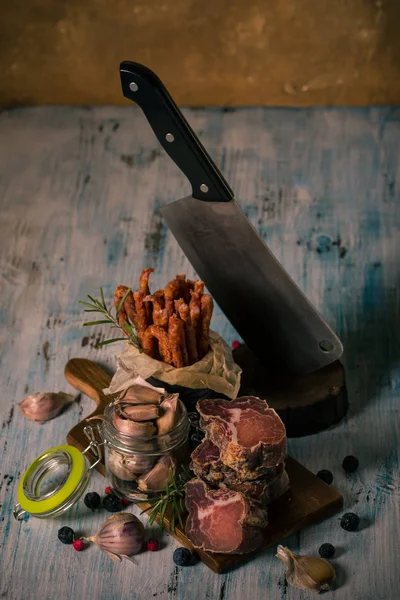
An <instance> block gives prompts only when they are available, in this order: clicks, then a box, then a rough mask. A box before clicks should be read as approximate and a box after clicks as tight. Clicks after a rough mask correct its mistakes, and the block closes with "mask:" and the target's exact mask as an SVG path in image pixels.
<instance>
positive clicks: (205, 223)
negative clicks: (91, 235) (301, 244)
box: [120, 61, 343, 374]
mask: <svg viewBox="0 0 400 600" xmlns="http://www.w3.org/2000/svg"><path fill="white" fill-rule="evenodd" d="M120 75H121V83H122V91H123V94H124V96H125V97H126V98H128V99H129V100H132V101H133V102H135V103H136V104H138V105H139V106H140V108H141V109H142V110H143V112H144V114H145V116H146V118H147V120H148V122H149V124H150V126H151V127H152V129H153V131H154V133H155V135H156V137H157V138H158V140H159V142H160V144H161V145H162V147H163V148H164V149H165V150H166V152H167V153H168V154H169V156H170V157H171V158H172V160H173V161H174V162H175V163H176V165H177V166H178V167H179V168H180V169H181V171H182V172H183V173H184V174H185V175H186V177H187V178H188V179H189V181H190V183H191V186H192V195H191V196H187V197H186V198H182V199H180V200H176V201H175V202H172V203H171V204H168V205H166V206H164V207H163V208H162V209H161V213H162V215H163V217H164V218H165V220H166V222H167V224H168V227H169V228H170V230H171V231H172V233H173V235H174V236H175V238H176V239H177V241H178V243H179V245H180V246H181V248H182V250H183V252H184V253H185V255H186V256H187V258H188V259H189V261H190V263H191V264H192V266H193V268H194V269H195V270H196V272H197V274H198V275H199V276H200V277H201V279H202V280H203V281H204V282H205V284H206V286H207V288H208V290H209V291H210V293H211V294H212V296H213V297H214V299H215V301H216V302H217V304H218V305H219V306H220V308H221V310H222V311H223V312H224V313H225V315H226V317H227V318H228V319H229V321H230V322H231V324H232V325H233V327H234V328H235V329H236V331H237V332H238V333H239V335H240V336H241V337H242V338H243V340H244V341H245V342H246V343H247V345H248V346H249V347H250V349H251V350H252V351H253V352H254V354H256V356H257V357H258V358H259V359H260V361H261V362H263V363H264V364H266V365H269V366H270V367H272V368H276V369H279V370H280V371H285V372H288V373H293V374H306V373H309V372H312V371H315V370H317V369H320V368H322V367H324V366H326V365H328V364H330V363H331V362H333V361H335V360H337V359H338V358H340V356H341V355H342V352H343V347H342V344H341V342H340V340H339V338H338V337H337V336H336V334H335V333H334V332H333V331H332V329H331V328H330V327H329V325H328V324H327V323H326V322H325V321H324V319H323V318H322V316H321V315H320V314H319V313H318V311H317V310H316V309H315V307H314V306H313V305H312V304H311V303H310V301H309V300H308V299H307V298H306V296H305V295H304V294H303V292H302V291H301V290H300V289H299V287H298V286H297V285H296V283H295V282H294V281H293V279H292V278H291V277H290V275H289V274H288V273H287V272H286V271H285V269H284V268H283V266H282V265H281V264H280V263H279V261H278V260H277V259H276V257H275V256H274V255H273V253H272V252H271V250H270V249H269V248H268V246H267V245H266V244H265V243H264V241H263V240H262V239H261V238H260V236H259V235H258V233H257V231H256V230H255V228H254V227H253V225H252V224H251V223H250V221H249V220H248V219H247V217H246V216H245V214H244V212H243V211H242V209H241V208H240V206H239V204H238V203H237V202H236V201H235V200H234V197H233V192H232V190H231V188H230V187H229V185H228V183H227V182H226V181H225V179H224V178H223V176H222V174H221V173H220V172H219V170H218V169H217V167H216V165H215V164H214V163H213V161H212V160H211V158H210V156H209V155H208V153H207V152H206V150H205V149H204V147H203V146H202V144H201V142H200V140H199V139H198V138H197V137H196V135H195V133H194V132H193V130H192V129H191V127H190V125H189V124H188V122H187V121H186V119H185V118H184V116H183V115H182V113H181V111H180V110H179V108H178V107H177V105H176V104H175V102H174V100H173V99H172V97H171V96H170V94H169V92H168V91H167V89H166V88H165V86H164V85H163V83H162V82H161V81H160V79H159V78H158V77H157V75H155V73H153V71H151V70H150V69H148V68H147V67H145V66H144V65H141V64H139V63H134V62H128V61H124V62H123V63H121V65H120Z"/></svg>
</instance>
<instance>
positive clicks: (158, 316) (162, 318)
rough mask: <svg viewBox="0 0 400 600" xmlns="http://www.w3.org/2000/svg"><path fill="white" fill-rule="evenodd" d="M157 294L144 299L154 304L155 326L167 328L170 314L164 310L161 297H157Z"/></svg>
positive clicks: (153, 319) (153, 316)
mask: <svg viewBox="0 0 400 600" xmlns="http://www.w3.org/2000/svg"><path fill="white" fill-rule="evenodd" d="M157 294H158V293H157V292H156V293H155V294H153V295H152V296H151V295H150V296H145V297H144V298H143V300H144V302H151V303H153V311H152V321H153V323H154V325H159V326H160V327H167V325H168V314H167V310H166V309H165V308H163V306H162V302H161V299H160V296H159V295H157Z"/></svg>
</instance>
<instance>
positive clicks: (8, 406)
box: [0, 107, 400, 600]
mask: <svg viewBox="0 0 400 600" xmlns="http://www.w3.org/2000/svg"><path fill="white" fill-rule="evenodd" d="M186 115H187V117H188V118H189V121H190V122H191V124H192V125H193V127H194V129H195V130H196V131H198V132H199V133H200V135H201V138H202V140H203V142H204V144H205V145H206V147H207V148H208V149H209V151H210V153H211V155H212V156H214V157H216V159H217V162H218V164H219V165H220V166H221V168H222V170H223V172H224V174H225V175H226V177H227V179H228V181H229V182H230V183H231V185H232V187H233V188H234V189H235V190H236V193H237V197H238V198H240V199H241V203H242V206H243V207H244V209H245V210H246V212H247V214H248V216H249V218H250V219H251V220H252V222H253V223H254V225H255V226H256V228H257V229H258V231H259V232H260V233H261V235H262V236H263V237H264V238H265V239H267V240H268V243H269V244H270V246H271V248H272V249H273V251H274V252H275V253H276V255H277V256H278V258H279V259H280V260H281V261H282V262H283V264H284V265H285V267H286V268H287V269H288V270H289V272H290V273H291V275H292V276H293V277H294V279H295V280H296V281H297V282H298V283H299V285H300V286H301V288H302V289H303V290H304V291H305V292H306V294H307V295H308V296H309V297H310V299H311V300H312V301H313V302H314V303H315V305H316V306H317V307H318V308H319V309H320V310H321V311H322V313H323V314H324V316H325V317H326V319H327V320H328V321H329V323H330V324H331V325H332V326H333V327H334V328H335V329H336V330H337V331H338V333H339V334H340V335H341V337H342V339H343V342H344V346H345V349H346V354H345V365H346V369H347V379H348V388H349V394H350V401H351V408H350V412H349V414H348V416H347V417H346V419H345V420H344V421H343V422H342V423H341V424H340V425H339V426H337V427H335V428H334V429H332V430H329V431H326V432H323V433H320V434H318V435H315V436H311V437H307V438H302V439H299V440H290V444H289V446H290V453H291V454H292V455H293V456H294V458H296V459H297V460H299V461H300V462H301V463H303V464H304V465H305V466H306V467H308V468H309V469H311V470H313V471H317V470H319V469H321V468H328V469H331V470H332V472H333V474H334V478H335V485H336V486H337V488H338V489H339V491H340V492H341V493H342V494H343V496H344V498H345V507H346V510H351V511H355V512H357V513H358V514H359V515H360V517H361V523H362V525H361V528H360V531H358V532H357V533H348V532H345V531H343V530H342V529H341V528H340V526H339V521H338V517H336V516H335V517H333V518H331V519H329V520H328V521H325V522H324V523H322V524H320V525H316V526H313V527H310V528H307V529H305V530H303V531H302V532H301V533H300V535H297V536H293V537H291V538H289V539H287V540H286V542H285V543H286V544H287V545H288V546H289V547H291V548H292V549H294V550H296V551H299V552H301V553H316V552H317V550H318V547H319V545H320V544H321V543H323V542H331V543H333V544H334V545H335V546H336V548H337V555H336V556H337V558H335V559H334V561H333V562H334V564H335V567H336V568H337V572H338V587H337V590H336V591H335V592H334V593H331V595H330V597H332V598H334V599H336V600H397V599H398V597H399V564H398V557H399V554H400V515H399V456H398V452H399V442H400V431H399V428H400V420H399V390H400V377H399V356H400V345H399V325H400V324H399V319H400V305H399V304H400V303H399V292H398V270H399V267H398V257H399V244H400V231H399V230H400V209H399V203H398V201H399V186H400V184H399V181H400V159H399V156H400V110H399V109H391V108H387V109H385V108H382V109H375V108H372V109H354V110H346V109H340V110H324V109H312V110H285V109H239V110H236V111H233V110H230V111H224V110H222V109H221V110H220V109H209V110H191V111H186ZM188 192H189V185H188V183H187V182H186V181H185V179H184V178H183V176H181V175H180V173H179V172H178V170H177V169H176V167H175V166H174V165H173V164H172V163H171V161H170V160H169V159H168V158H167V157H166V156H164V155H163V154H162V152H161V151H160V149H159V147H158V145H157V142H156V140H155V138H154V136H153V135H152V133H151V131H150V129H149V127H148V125H147V124H146V123H145V121H144V119H143V117H142V115H141V113H140V112H139V111H136V110H135V109H132V108H126V109H125V108H96V109H79V108H76V109H70V108H62V107H59V108H36V109H17V110H13V111H5V112H3V113H2V114H1V115H0V278H1V287H0V290H1V292H0V321H1V329H0V385H1V395H0V421H1V429H0V435H1V440H0V448H1V452H2V455H1V462H0V473H1V475H0V488H1V490H0V504H1V508H0V511H1V512H0V515H1V516H0V543H1V547H0V552H1V555H0V556H1V558H0V561H1V564H0V597H2V598H9V599H18V600H22V599H24V600H25V599H27V598H29V599H36V598H40V599H41V600H54V599H55V598H57V599H59V600H67V599H70V598H88V599H96V598H99V599H104V600H111V599H117V598H118V599H121V600H122V599H127V600H128V599H130V600H132V599H140V600H142V599H143V600H147V599H151V598H159V599H175V598H176V599H179V600H184V599H190V600H193V599H197V598H198V599H207V598H209V599H210V600H211V599H212V600H214V599H218V600H227V599H232V600H242V599H248V598H249V599H252V600H253V599H254V600H258V599H260V600H261V599H264V598H271V599H272V600H281V599H285V600H300V599H306V598H309V597H310V594H309V593H306V592H301V591H299V590H295V589H293V588H290V587H287V586H286V585H285V583H284V576H283V573H284V571H283V566H282V564H281V562H280V561H278V560H277V559H275V558H274V550H273V549H271V550H268V551H266V552H265V553H264V554H262V555H261V556H259V557H258V558H256V559H255V560H253V561H252V562H251V563H249V564H247V565H245V566H242V567H240V568H238V569H237V570H235V571H233V572H231V573H229V574H227V575H223V576H219V575H215V574H214V573H212V572H211V571H210V570H209V569H207V568H206V567H204V566H203V565H202V564H197V565H196V566H193V567H191V568H187V569H182V568H176V567H175V566H174V564H173V562H172V553H173V550H174V549H175V547H176V544H175V542H174V541H173V540H172V539H171V538H169V537H168V536H167V535H163V536H162V547H161V550H160V551H159V552H158V553H154V554H153V553H144V554H142V555H139V556H138V557H137V563H138V564H137V565H131V564H121V565H119V564H114V563H113V562H112V561H111V560H109V559H108V558H107V557H106V556H105V555H103V554H102V553H101V552H100V551H98V550H97V548H95V547H94V546H92V547H90V548H88V549H87V550H86V551H85V552H84V553H81V554H78V553H76V552H75V551H74V550H73V549H72V548H70V547H66V546H61V544H60V543H59V542H58V540H57V537H56V532H57V529H58V528H59V527H60V523H62V524H63V525H70V526H72V527H73V528H74V529H76V530H77V531H78V532H80V533H81V534H92V533H94V532H95V531H96V530H97V528H98V526H99V525H100V523H101V522H102V520H103V519H104V518H105V516H107V515H105V514H104V512H96V513H93V514H92V513H91V512H90V511H89V510H88V509H86V508H85V507H84V505H83V502H80V503H79V505H78V506H76V507H75V508H73V509H72V510H71V511H70V512H69V514H68V516H65V517H63V518H62V519H60V520H58V521H55V520H54V521H43V520H42V521H41V520H36V519H33V518H30V519H29V520H28V521H27V522H23V523H21V524H19V523H17V522H15V521H14V520H13V519H12V516H11V509H12V506H13V502H14V497H15V491H16V482H17V480H18V477H19V476H20V474H21V473H22V472H23V470H24V469H25V468H26V467H27V466H28V464H29V462H30V461H31V460H32V459H33V458H34V457H35V456H36V455H37V454H39V453H40V452H42V451H43V450H45V449H46V448H48V447H50V446H52V445H55V444H58V443H62V442H64V441H65V435H66V433H67V431H69V430H70V429H71V427H72V426H73V425H74V424H75V423H76V422H78V421H79V420H80V419H81V418H82V416H84V415H85V414H88V413H89V412H90V411H91V409H92V408H91V407H92V404H91V401H90V400H88V399H85V398H82V399H81V400H80V401H79V402H77V403H76V404H74V405H73V406H72V407H71V408H69V409H68V410H67V411H66V412H65V413H64V414H62V415H61V416H60V417H58V418H57V419H55V420H54V421H50V422H49V423H47V424H45V425H36V424H33V423H30V422H27V421H25V420H24V418H23V417H22V416H21V415H20V414H19V412H18V409H16V407H15V404H16V402H18V401H19V400H21V399H22V398H23V397H24V396H25V395H26V394H27V393H30V392H34V391H38V390H39V391H43V390H63V391H72V390H71V388H70V387H69V386H68V384H67V383H66V382H65V380H64V376H63V370H64V366H65V363H66V362H67V360H68V359H69V358H70V357H73V356H80V357H86V358H90V359H92V360H96V361H99V362H100V363H101V364H104V365H106V366H107V367H108V368H110V369H112V368H113V367H114V365H115V359H114V355H115V353H117V352H118V346H117V345H116V346H115V347H113V346H109V347H105V348H103V349H101V350H96V349H95V347H94V346H95V343H96V340H99V339H102V337H103V335H104V332H102V331H100V332H98V331H97V330H95V329H93V330H89V331H84V330H83V329H82V327H81V324H82V317H83V315H82V312H81V309H80V306H79V305H78V300H79V299H83V298H84V297H85V295H86V294H87V293H91V294H96V292H97V290H98V288H99V286H100V285H103V286H104V288H105V291H106V293H107V295H109V296H110V295H111V292H112V289H113V288H114V286H115V285H116V284H119V283H128V284H131V283H133V282H134V281H135V278H136V277H137V274H138V273H139V271H140V269H141V268H142V267H143V266H154V267H155V269H156V272H155V276H154V285H162V284H163V283H164V282H165V281H166V280H167V279H169V278H171V277H172V276H173V275H174V274H175V273H176V272H183V271H186V272H187V273H188V275H193V271H192V269H191V268H190V266H189V265H188V263H187V261H186V260H185V258H184V257H183V256H182V253H181V251H180V249H179V247H178V246H177V244H176V243H175V242H174V240H173V239H172V236H171V235H170V233H169V232H168V231H167V230H166V227H165V225H164V224H163V223H162V220H161V218H160V215H159V213H158V209H159V207H160V206H161V205H162V204H163V203H165V202H169V201H171V200H173V199H175V198H177V197H181V196H183V195H185V194H187V193H188ZM213 326H214V329H216V330H217V331H219V332H220V333H221V334H222V335H223V336H225V338H226V339H227V340H228V341H230V342H231V341H232V340H233V339H234V338H235V337H236V335H235V332H234V331H233V330H232V328H231V327H230V325H229V323H227V321H226V320H225V318H224V317H223V315H221V313H220V312H219V310H216V312H215V317H214V322H213ZM347 454H354V455H356V456H357V457H358V458H359V460H360V468H359V470H358V472H357V473H356V474H354V475H352V476H346V475H345V474H344V472H343V471H342V468H341V461H342V459H343V457H344V456H346V455H347ZM92 488H93V489H95V490H97V491H102V489H103V488H104V480H103V479H102V478H101V476H100V475H98V474H95V476H94V478H93V484H92ZM153 534H154V535H157V532H156V531H153V532H152V531H151V530H150V531H149V536H150V535H153Z"/></svg>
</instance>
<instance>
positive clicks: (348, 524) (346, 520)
mask: <svg viewBox="0 0 400 600" xmlns="http://www.w3.org/2000/svg"><path fill="white" fill-rule="evenodd" d="M359 524H360V517H359V516H358V515H356V514H354V513H346V514H344V515H343V517H342V518H341V520H340V525H341V527H343V529H345V530H346V531H355V530H356V529H357V527H358V526H359Z"/></svg>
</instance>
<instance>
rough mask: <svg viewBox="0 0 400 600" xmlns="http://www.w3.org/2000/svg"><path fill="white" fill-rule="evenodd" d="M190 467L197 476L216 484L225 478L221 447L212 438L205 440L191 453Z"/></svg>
mask: <svg viewBox="0 0 400 600" xmlns="http://www.w3.org/2000/svg"><path fill="white" fill-rule="evenodd" d="M191 459H192V462H191V463H190V468H191V470H192V471H193V473H194V474H195V475H197V477H199V478H200V479H204V480H205V481H207V482H208V483H210V484H211V485H212V484H216V483H219V482H221V481H223V480H224V473H223V471H222V467H223V464H222V460H221V453H220V450H219V448H217V446H216V445H215V444H213V443H212V441H211V440H204V441H203V442H201V444H199V445H198V446H197V448H195V449H194V450H193V452H192V454H191Z"/></svg>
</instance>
